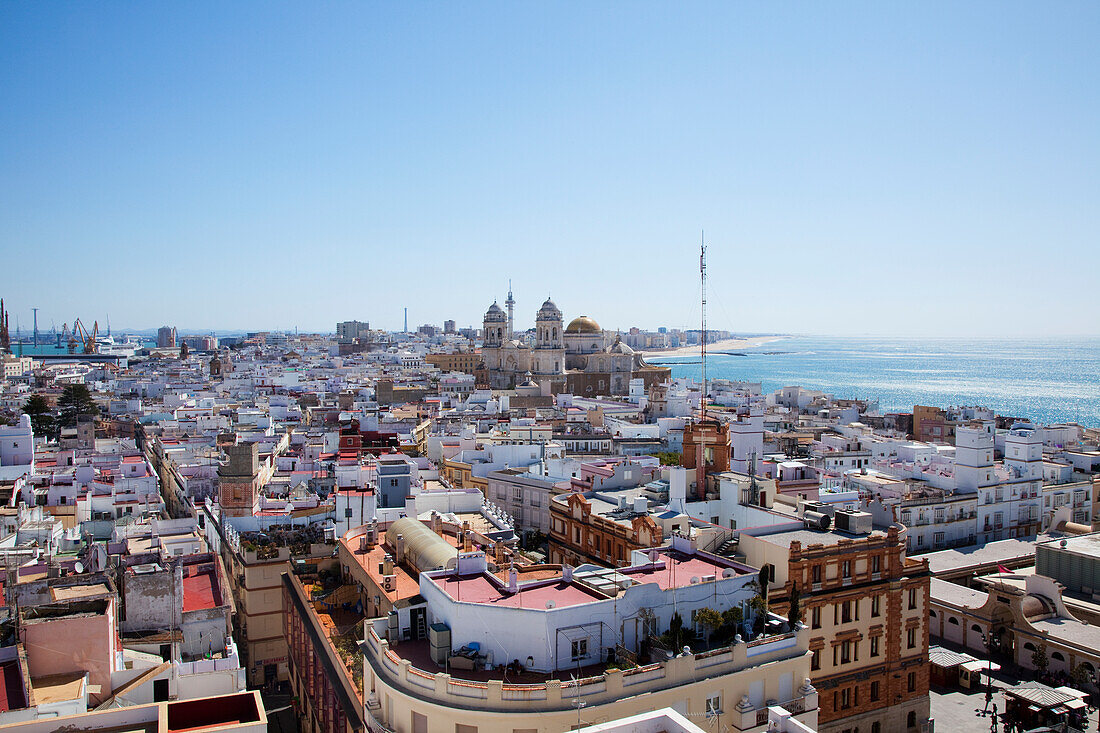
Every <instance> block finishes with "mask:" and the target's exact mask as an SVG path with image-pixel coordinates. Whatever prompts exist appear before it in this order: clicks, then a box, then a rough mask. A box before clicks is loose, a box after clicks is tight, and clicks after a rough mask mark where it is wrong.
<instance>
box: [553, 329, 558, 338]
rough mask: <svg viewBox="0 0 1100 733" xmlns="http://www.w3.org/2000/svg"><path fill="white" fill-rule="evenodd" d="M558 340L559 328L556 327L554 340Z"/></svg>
mask: <svg viewBox="0 0 1100 733" xmlns="http://www.w3.org/2000/svg"><path fill="white" fill-rule="evenodd" d="M557 338H558V327H557V326H554V339H555V340H556V339H557Z"/></svg>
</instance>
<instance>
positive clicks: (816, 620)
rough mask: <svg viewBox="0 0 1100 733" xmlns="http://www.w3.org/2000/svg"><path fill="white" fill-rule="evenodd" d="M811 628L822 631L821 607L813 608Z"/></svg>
mask: <svg viewBox="0 0 1100 733" xmlns="http://www.w3.org/2000/svg"><path fill="white" fill-rule="evenodd" d="M810 628H812V629H820V628H821V607H820V606H815V607H814V608H813V610H812V611H810Z"/></svg>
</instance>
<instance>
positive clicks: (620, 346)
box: [607, 339, 634, 354]
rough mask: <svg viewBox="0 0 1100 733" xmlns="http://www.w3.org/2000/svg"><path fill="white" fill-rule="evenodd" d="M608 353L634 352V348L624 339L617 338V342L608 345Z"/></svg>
mask: <svg viewBox="0 0 1100 733" xmlns="http://www.w3.org/2000/svg"><path fill="white" fill-rule="evenodd" d="M607 353H609V354H633V353H634V349H632V348H630V347H629V346H627V345H626V344H624V343H623V342H622V341H619V340H617V339H616V341H615V343H613V344H611V345H610V346H608V347H607Z"/></svg>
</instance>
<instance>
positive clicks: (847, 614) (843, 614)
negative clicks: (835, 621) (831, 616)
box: [840, 601, 852, 624]
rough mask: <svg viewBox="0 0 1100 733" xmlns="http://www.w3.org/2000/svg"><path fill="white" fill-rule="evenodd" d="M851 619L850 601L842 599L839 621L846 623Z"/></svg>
mask: <svg viewBox="0 0 1100 733" xmlns="http://www.w3.org/2000/svg"><path fill="white" fill-rule="evenodd" d="M851 620H852V602H851V601H844V603H842V604H840V622H841V623H845V624H846V623H848V622H849V621H851Z"/></svg>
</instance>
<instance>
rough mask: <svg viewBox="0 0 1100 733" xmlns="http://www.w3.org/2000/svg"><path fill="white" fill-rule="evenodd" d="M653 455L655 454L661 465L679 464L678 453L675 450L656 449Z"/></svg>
mask: <svg viewBox="0 0 1100 733" xmlns="http://www.w3.org/2000/svg"><path fill="white" fill-rule="evenodd" d="M654 455H656V456H657V460H659V461H660V462H661V465H662V466H679V465H680V454H679V453H676V452H675V451H657V452H656V453H655V454H654Z"/></svg>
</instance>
